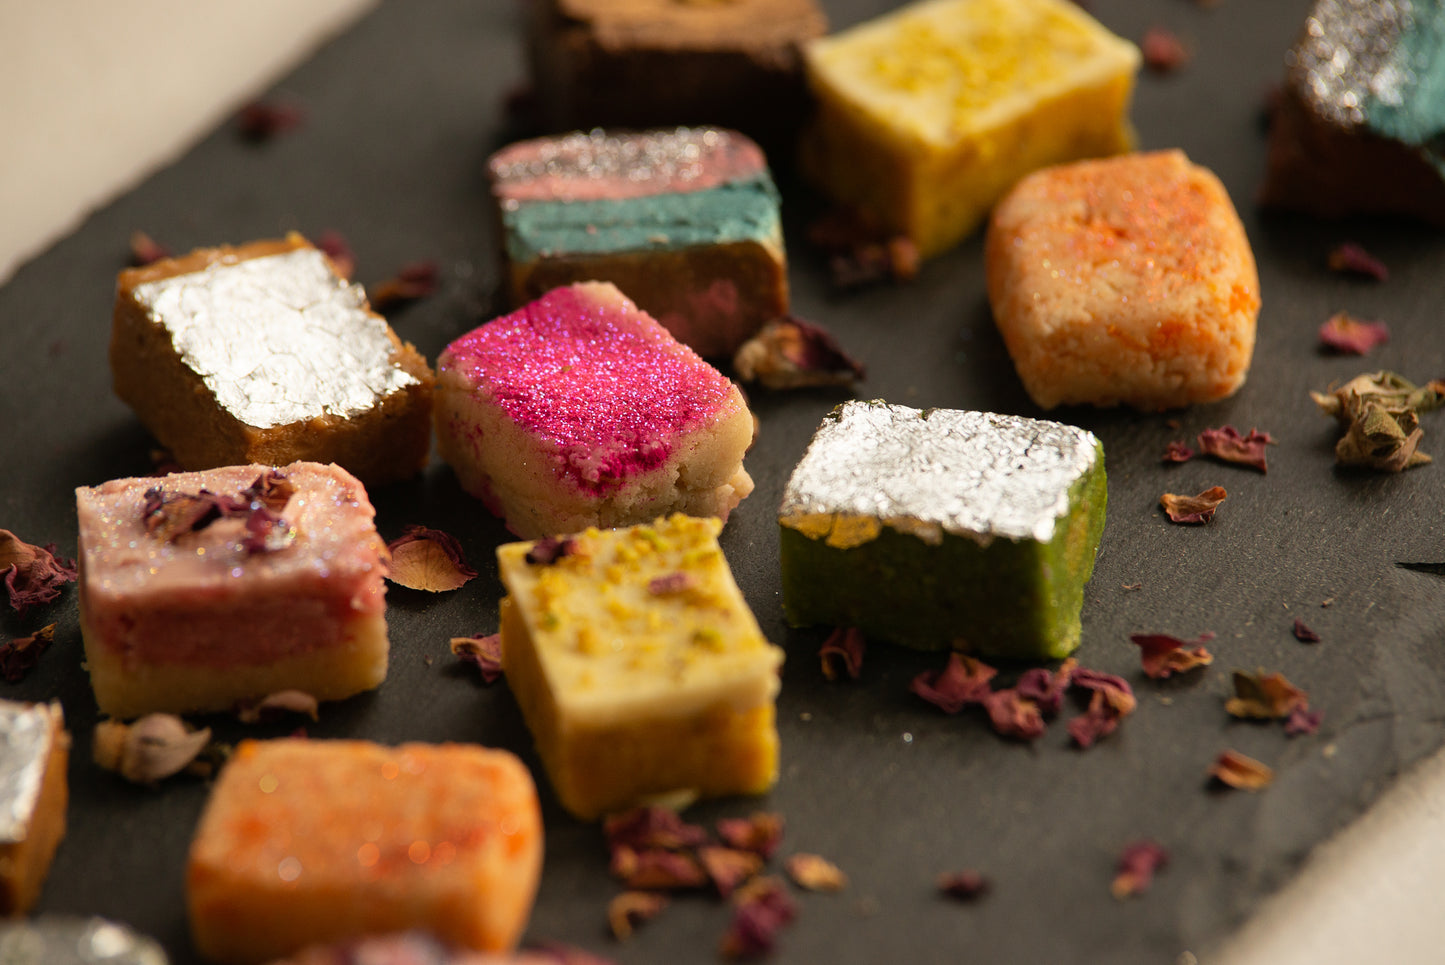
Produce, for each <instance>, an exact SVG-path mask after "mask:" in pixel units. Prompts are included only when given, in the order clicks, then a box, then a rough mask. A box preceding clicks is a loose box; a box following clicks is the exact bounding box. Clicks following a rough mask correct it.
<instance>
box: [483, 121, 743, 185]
mask: <svg viewBox="0 0 1445 965" xmlns="http://www.w3.org/2000/svg"><path fill="white" fill-rule="evenodd" d="M738 150H743V148H742V146H741V145H740V144H739V142H738V140H737V138H735V137H734V136H733V135H732V134H731V133H729V132H726V131H722V130H719V129H717V128H711V127H679V128H676V129H674V130H660V131H646V132H642V133H626V134H609V133H607V132H606V131H603V130H601V129H600V128H599V129H597V130H593V131H590V132H587V133H583V132H580V131H579V132H578V133H575V134H568V135H567V136H565V137H557V138H550V139H546V140H545V143H543V144H542V147H541V150H540V151H539V152H538V154H537V156H535V157H530V158H526V159H524V160H517V161H510V162H509V161H505V160H503V159H495V160H493V161H492V163H491V173H492V178H493V180H494V181H495V182H497V183H498V184H501V185H505V184H507V183H509V182H514V181H530V180H533V179H535V178H543V177H551V178H562V179H566V180H574V181H575V180H585V179H596V180H602V179H606V180H613V179H617V180H624V181H631V182H634V183H636V182H653V181H655V182H658V183H661V184H682V185H685V184H686V183H687V182H690V181H694V180H696V179H697V178H699V177H701V176H702V174H703V172H704V171H706V170H707V168H708V167H709V166H710V165H712V164H714V163H716V161H715V160H714V156H715V155H718V154H723V153H727V152H732V151H738Z"/></svg>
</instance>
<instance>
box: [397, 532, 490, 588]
mask: <svg viewBox="0 0 1445 965" xmlns="http://www.w3.org/2000/svg"><path fill="white" fill-rule="evenodd" d="M386 548H387V549H388V550H390V551H391V572H390V573H388V574H387V576H386V578H387V579H389V580H391V581H392V582H393V583H396V584H398V585H400V586H404V587H407V588H408V589H412V590H426V591H428V592H431V593H441V592H443V591H446V590H455V589H457V588H458V587H462V586H465V585H466V584H467V583H468V582H470V581H471V579H472V578H473V577H475V576H476V575H477V571H476V570H474V569H472V568H471V567H470V566H468V565H467V562H466V559H465V558H464V557H463V556H462V544H461V543H459V542H457V538H456V537H455V536H452V535H451V534H450V533H444V532H442V531H441V530H439V529H428V528H427V527H425V526H408V527H407V528H406V529H405V530H404V531H403V533H402V535H401V536H399V537H397V538H396V539H394V540H392V541H391V542H390V543H387V544H386Z"/></svg>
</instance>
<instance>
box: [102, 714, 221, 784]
mask: <svg viewBox="0 0 1445 965" xmlns="http://www.w3.org/2000/svg"><path fill="white" fill-rule="evenodd" d="M210 741H211V731H210V728H203V729H201V730H197V731H193V730H191V729H190V728H189V727H187V726H186V723H185V721H183V720H181V719H180V718H179V717H176V716H175V715H173V714H147V715H146V716H144V717H142V718H141V719H140V720H137V721H135V722H134V723H132V724H123V723H121V722H120V721H116V720H103V721H101V722H100V723H98V724H96V725H95V741H94V744H95V749H94V756H95V763H96V764H98V765H100V766H101V767H103V768H105V769H106V770H108V771H115V772H116V773H117V774H119V775H120V776H121V777H123V778H125V779H126V780H127V781H132V782H134V783H136V784H154V783H156V782H157V781H161V780H164V779H165V778H167V777H170V776H171V775H172V774H178V773H180V772H181V771H182V770H184V769H185V768H186V767H187V766H188V765H190V763H191V762H192V761H194V760H195V759H196V757H197V756H199V755H200V753H201V751H203V750H204V749H205V747H206V745H207V744H209V743H210Z"/></svg>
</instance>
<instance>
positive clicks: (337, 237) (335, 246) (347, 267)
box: [316, 230, 356, 279]
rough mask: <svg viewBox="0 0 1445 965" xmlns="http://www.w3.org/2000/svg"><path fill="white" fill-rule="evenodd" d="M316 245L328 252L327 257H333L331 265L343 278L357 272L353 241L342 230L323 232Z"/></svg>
mask: <svg viewBox="0 0 1445 965" xmlns="http://www.w3.org/2000/svg"><path fill="white" fill-rule="evenodd" d="M316 247H318V248H320V249H321V250H322V251H323V252H325V253H326V257H327V258H330V259H331V266H332V267H333V268H335V269H336V273H337V274H338V275H340V276H341V277H342V278H347V279H349V278H350V277H351V276H352V275H354V274H356V253H355V252H353V251H352V250H351V243H350V242H349V241H347V240H346V236H345V235H343V234H342V233H341V232H339V231H335V230H327V231H323V232H321V237H319V238H317V239H316Z"/></svg>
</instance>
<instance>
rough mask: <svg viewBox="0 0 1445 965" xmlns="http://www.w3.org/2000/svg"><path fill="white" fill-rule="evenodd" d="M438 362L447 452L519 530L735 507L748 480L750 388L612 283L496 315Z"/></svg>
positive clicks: (541, 531) (475, 491) (461, 477)
mask: <svg viewBox="0 0 1445 965" xmlns="http://www.w3.org/2000/svg"><path fill="white" fill-rule="evenodd" d="M437 370H438V373H439V377H438V387H437V403H436V418H437V441H438V446H439V448H440V451H441V454H442V458H443V459H445V460H446V461H447V462H448V463H450V464H451V466H452V468H453V469H454V470H455V471H456V474H457V479H458V481H459V482H460V483H461V485H462V488H463V489H465V490H467V491H468V492H469V493H471V494H472V495H474V496H477V497H478V498H480V499H481V500H483V502H484V503H485V504H486V505H487V506H488V508H490V509H491V510H492V511H493V512H494V513H496V514H497V515H499V516H501V517H503V518H504V519H505V520H506V523H507V527H508V528H509V529H510V530H511V531H512V532H514V533H516V534H517V535H518V536H522V537H524V538H536V537H540V536H549V535H553V534H557V533H567V532H575V531H577V530H581V529H585V528H586V527H588V526H597V527H600V528H609V527H614V526H627V525H630V524H633V523H639V522H643V521H647V520H651V519H654V518H656V517H657V516H659V515H662V514H666V513H670V512H674V511H676V512H683V513H688V514H690V515H695V516H717V517H720V518H723V519H726V518H727V515H728V513H729V512H731V511H732V509H733V508H734V507H736V506H737V504H738V503H739V502H740V501H741V500H742V499H743V498H744V497H746V496H747V495H748V494H749V493H750V492H752V489H753V481H752V478H751V477H750V476H748V474H747V471H746V470H745V469H743V466H742V459H743V453H744V452H746V451H747V448H748V446H749V445H750V444H751V443H752V438H753V421H752V414H751V413H750V412H749V411H748V407H747V404H746V403H745V402H744V401H743V398H742V393H741V392H740V391H739V390H738V388H737V386H736V385H734V384H733V383H732V382H730V381H729V380H728V379H727V378H725V377H724V376H723V375H721V374H720V373H719V372H718V371H717V370H716V369H714V368H712V367H711V366H709V365H708V364H707V363H705V362H703V361H702V359H700V358H698V357H697V355H696V354H695V353H694V352H693V351H692V350H691V349H689V348H688V347H687V346H685V345H682V344H680V343H679V342H677V340H676V339H674V338H673V337H672V336H671V335H670V334H669V333H668V332H667V331H666V330H665V329H664V328H662V327H661V326H660V325H658V324H657V322H655V321H653V320H652V319H651V318H650V317H648V316H647V314H646V313H644V312H641V311H639V310H638V309H637V306H635V305H634V304H632V302H630V301H629V300H628V299H627V298H626V297H624V296H623V295H622V293H621V292H619V291H618V290H617V288H616V287H615V286H613V285H611V284H608V283H588V284H578V285H572V286H569V287H566V288H559V289H556V290H554V291H552V292H550V293H549V294H547V295H546V296H544V297H543V298H541V299H539V300H538V301H536V302H533V303H531V304H530V305H527V306H524V307H523V308H521V309H519V310H518V311H516V312H513V313H512V314H511V315H507V316H504V317H502V318H499V319H496V320H494V321H492V322H489V323H488V324H486V325H483V326H481V327H480V328H478V329H475V330H474V331H472V332H470V333H469V334H467V335H464V336H462V337H461V338H459V339H457V340H456V341H455V342H453V343H452V344H451V345H450V346H448V347H447V348H446V350H445V351H443V352H442V355H441V357H440V358H439V359H438V361H437Z"/></svg>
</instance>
